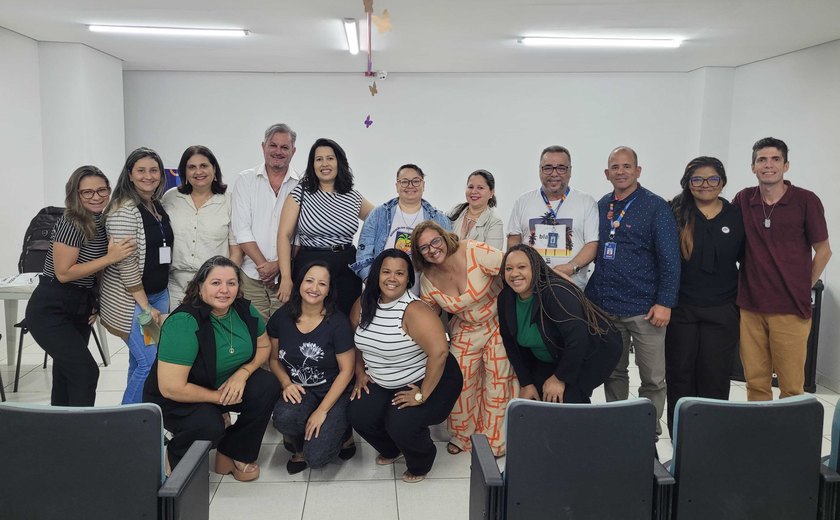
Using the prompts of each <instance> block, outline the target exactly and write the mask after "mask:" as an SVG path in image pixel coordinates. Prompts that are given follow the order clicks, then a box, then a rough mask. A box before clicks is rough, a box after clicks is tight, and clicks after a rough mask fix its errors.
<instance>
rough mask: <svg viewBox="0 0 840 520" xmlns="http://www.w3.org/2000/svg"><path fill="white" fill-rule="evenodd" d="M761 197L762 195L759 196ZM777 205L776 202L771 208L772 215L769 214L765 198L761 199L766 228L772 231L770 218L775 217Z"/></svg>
mask: <svg viewBox="0 0 840 520" xmlns="http://www.w3.org/2000/svg"><path fill="white" fill-rule="evenodd" d="M759 197H761V195H760V194H759ZM776 204H778V201H776V203H774V204H773V205H772V206H771V207H770V213H769V214H768V213H767V210H766V209H765V208H764V197H761V212H762V213H763V214H764V228H765V229H770V217H771V216H772V215H773V210H775V209H776Z"/></svg>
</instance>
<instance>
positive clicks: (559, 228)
mask: <svg viewBox="0 0 840 520" xmlns="http://www.w3.org/2000/svg"><path fill="white" fill-rule="evenodd" d="M534 232H535V234H536V237H535V238H536V240H534V247H535V248H537V249H564V248H565V247H566V226H565V225H563V224H557V225H556V226H549V225H546V224H537V225H536V226H534Z"/></svg>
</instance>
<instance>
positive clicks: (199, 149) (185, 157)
mask: <svg viewBox="0 0 840 520" xmlns="http://www.w3.org/2000/svg"><path fill="white" fill-rule="evenodd" d="M195 155H203V156H204V157H207V160H208V161H210V165H212V166H213V171H214V172H215V173H214V174H213V182H212V183H211V184H210V191H211V192H212V193H224V192H225V191H227V184H225V183H223V182H222V167H221V166H219V161H218V160H217V159H216V156H215V155H213V152H211V151H210V149H209V148H207V147H206V146H202V145H200V144H196V145H193V146H190V147H189V148H187V149H186V150H184V153H183V154H181V162H179V163H178V177H180V178H181V185H180V186H178V191H179V192H181V193H185V194H188V193H192V190H193V187H192V184H190V183H189V182H187V161H189V160H190V159H192V158H193V156H195Z"/></svg>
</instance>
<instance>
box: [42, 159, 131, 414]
mask: <svg viewBox="0 0 840 520" xmlns="http://www.w3.org/2000/svg"><path fill="white" fill-rule="evenodd" d="M110 197H111V185H110V183H109V182H108V177H106V176H105V174H104V173H102V171H100V170H99V168H97V167H96V166H82V167H80V168H78V169H77V170H76V171H74V172H73V174H72V175H70V179H69V180H68V181H67V185H66V187H65V199H64V205H65V209H64V215H63V216H61V217H60V218H59V219H58V221H57V222H56V223H55V226H54V227H53V230H52V234H51V236H50V248H49V250H48V251H47V259H46V262H45V263H44V270H43V272H42V273H41V276H40V283H39V284H38V287H36V288H35V291H34V292H33V293H32V297H31V298H30V299H29V304H28V305H27V306H26V324H27V327H28V328H29V332H30V333H32V337H33V338H35V341H37V342H38V345H40V346H41V348H43V349H44V350H45V351H46V352H47V354H49V355H50V356H52V358H53V370H52V393H51V395H50V404H52V405H53V406H93V404H94V400H95V399H96V385H97V383H98V381H99V367H98V366H97V364H96V361H95V360H94V359H93V356H91V355H90V351H89V350H88V341H89V340H90V326H91V325H92V324H93V321H94V319H95V314H96V312H97V308H96V307H97V304H96V274H97V273H98V272H99V271H101V270H102V269H104V268H105V267H107V266H109V265H111V264H114V263H116V262H119V261H121V260H123V259H124V258H126V257H128V256H130V255H132V254H133V253H134V251H135V249H136V245H135V241H134V239H132V238H127V239H125V240H115V239H114V238H111V239H110V240H109V239H108V237H107V234H106V232H105V219H104V218H103V217H102V211H103V210H104V209H105V207H106V206H107V205H108V200H109V199H110Z"/></svg>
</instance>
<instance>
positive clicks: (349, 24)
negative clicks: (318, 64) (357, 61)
mask: <svg viewBox="0 0 840 520" xmlns="http://www.w3.org/2000/svg"><path fill="white" fill-rule="evenodd" d="M344 35H345V36H346V37H347V49H349V50H350V54H353V55H356V54H359V23H358V22H357V21H356V19H355V18H345V19H344Z"/></svg>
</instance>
